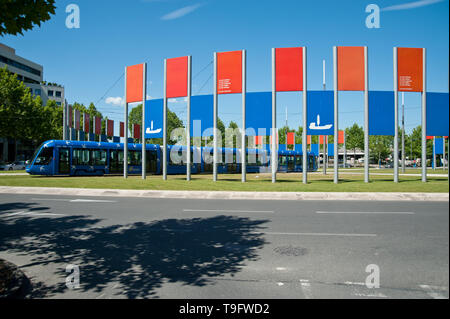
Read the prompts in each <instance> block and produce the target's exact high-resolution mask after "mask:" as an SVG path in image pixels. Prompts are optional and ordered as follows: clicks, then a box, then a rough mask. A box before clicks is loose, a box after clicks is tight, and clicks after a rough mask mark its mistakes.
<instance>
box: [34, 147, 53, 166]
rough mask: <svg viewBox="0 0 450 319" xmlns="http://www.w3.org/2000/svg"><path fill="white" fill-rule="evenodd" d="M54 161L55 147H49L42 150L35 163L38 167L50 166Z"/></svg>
mask: <svg viewBox="0 0 450 319" xmlns="http://www.w3.org/2000/svg"><path fill="white" fill-rule="evenodd" d="M52 159H53V147H47V148H43V149H42V150H41V152H40V153H39V155H38V157H37V158H36V161H35V162H34V163H35V164H36V165H48V164H49V163H50V161H51V160H52Z"/></svg>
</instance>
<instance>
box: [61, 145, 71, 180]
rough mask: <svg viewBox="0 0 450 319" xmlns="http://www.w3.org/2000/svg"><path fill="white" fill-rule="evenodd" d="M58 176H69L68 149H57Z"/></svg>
mask: <svg viewBox="0 0 450 319" xmlns="http://www.w3.org/2000/svg"><path fill="white" fill-rule="evenodd" d="M58 174H70V151H69V149H68V148H60V149H59V164H58Z"/></svg>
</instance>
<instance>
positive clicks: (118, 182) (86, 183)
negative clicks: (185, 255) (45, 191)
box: [0, 173, 449, 193]
mask: <svg viewBox="0 0 450 319" xmlns="http://www.w3.org/2000/svg"><path fill="white" fill-rule="evenodd" d="M363 178H364V176H363V175H356V174H355V175H352V174H345V175H342V176H341V178H340V183H339V184H337V185H336V184H334V183H333V175H332V174H328V175H326V176H325V175H323V174H321V173H312V174H309V183H308V184H307V185H304V184H303V183H302V175H301V174H300V173H289V174H286V173H279V174H277V183H275V184H273V183H272V182H271V175H270V174H247V183H242V182H241V175H240V174H223V175H219V181H217V182H213V181H212V175H192V180H191V181H190V182H187V181H186V177H185V176H184V175H169V176H168V180H167V181H163V180H162V176H148V177H147V180H142V179H141V177H140V176H130V177H129V178H128V179H126V180H125V179H124V178H123V177H122V176H105V177H43V176H27V175H24V176H7V174H5V175H2V176H1V177H0V186H29V187H61V188H64V187H66V188H67V187H69V188H104V189H142V190H144V189H145V190H200V191H201V190H206V191H248V192H253V191H263V192H424V193H447V192H448V191H449V184H448V181H447V178H446V177H429V179H428V182H427V183H422V182H421V178H420V177H416V176H404V177H401V178H400V183H398V184H395V183H394V182H393V181H392V177H391V176H380V175H377V176H375V175H374V176H372V177H371V182H370V183H368V184H366V183H364V181H363Z"/></svg>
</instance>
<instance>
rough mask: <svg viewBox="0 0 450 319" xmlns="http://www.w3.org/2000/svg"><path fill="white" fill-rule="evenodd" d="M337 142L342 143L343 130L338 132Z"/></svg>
mask: <svg viewBox="0 0 450 319" xmlns="http://www.w3.org/2000/svg"><path fill="white" fill-rule="evenodd" d="M338 144H344V131H339V132H338Z"/></svg>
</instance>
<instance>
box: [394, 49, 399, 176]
mask: <svg viewBox="0 0 450 319" xmlns="http://www.w3.org/2000/svg"><path fill="white" fill-rule="evenodd" d="M394 125H395V127H394V183H398V177H399V176H398V57H397V47H394Z"/></svg>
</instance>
